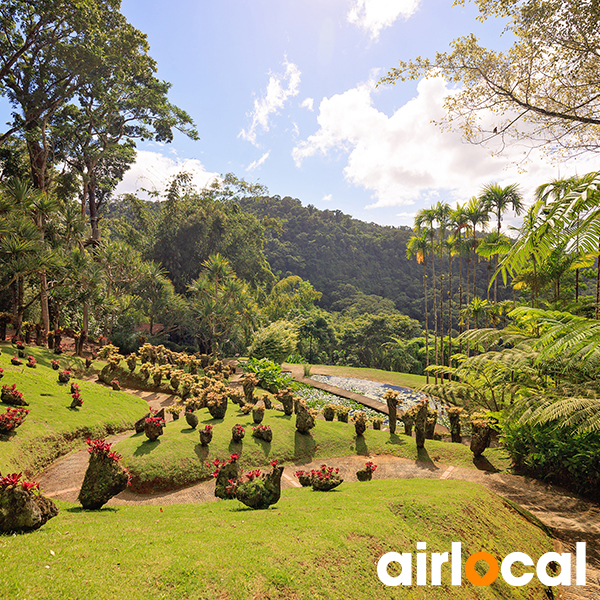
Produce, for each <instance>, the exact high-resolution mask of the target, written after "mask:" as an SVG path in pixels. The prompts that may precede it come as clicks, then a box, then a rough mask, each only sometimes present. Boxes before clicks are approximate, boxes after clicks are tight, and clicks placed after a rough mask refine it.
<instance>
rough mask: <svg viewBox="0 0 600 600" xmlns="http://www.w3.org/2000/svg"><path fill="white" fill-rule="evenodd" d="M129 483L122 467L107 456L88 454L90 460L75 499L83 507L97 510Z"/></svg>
mask: <svg viewBox="0 0 600 600" xmlns="http://www.w3.org/2000/svg"><path fill="white" fill-rule="evenodd" d="M128 483H129V477H128V476H127V473H126V472H125V470H124V469H123V467H122V466H121V465H120V464H119V463H118V462H116V461H114V460H110V459H109V458H108V457H102V456H98V455H95V454H90V462H89V465H88V468H87V471H86V472H85V478H84V480H83V484H82V485H81V490H80V492H79V496H78V498H77V500H79V502H81V504H82V506H83V508H87V509H88V510H98V509H100V508H102V506H104V505H105V504H106V503H107V502H108V501H109V500H110V499H111V498H112V497H113V496H116V495H117V494H119V493H121V492H122V491H123V490H124V489H125V488H127V485H128Z"/></svg>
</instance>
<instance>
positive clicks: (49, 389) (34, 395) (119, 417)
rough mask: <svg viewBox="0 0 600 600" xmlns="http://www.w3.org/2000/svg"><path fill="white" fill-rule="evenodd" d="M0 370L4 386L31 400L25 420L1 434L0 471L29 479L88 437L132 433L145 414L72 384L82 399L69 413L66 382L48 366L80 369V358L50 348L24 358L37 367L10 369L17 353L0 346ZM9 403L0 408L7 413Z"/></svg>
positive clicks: (130, 403) (137, 402)
mask: <svg viewBox="0 0 600 600" xmlns="http://www.w3.org/2000/svg"><path fill="white" fill-rule="evenodd" d="M1 348H2V354H0V367H2V368H3V369H4V377H3V378H2V379H1V380H0V383H1V384H2V385H12V384H13V383H15V384H16V385H17V389H18V390H19V391H20V392H22V393H23V395H24V397H25V400H26V401H27V402H29V404H30V405H29V406H28V407H26V408H27V409H28V410H29V415H28V416H27V418H26V419H25V422H24V423H23V424H22V425H21V426H20V427H19V428H18V429H16V430H15V431H14V432H12V433H11V434H10V435H0V472H1V473H8V472H14V471H17V472H19V471H24V472H25V473H26V474H27V475H29V476H33V475H35V474H36V473H38V472H39V471H41V470H42V469H43V468H45V467H46V466H48V464H50V463H51V462H52V461H53V460H55V459H56V458H57V457H58V456H61V455H63V454H66V453H67V452H69V451H70V450H72V449H73V448H74V447H76V446H77V445H78V444H80V443H81V440H82V439H85V438H87V437H90V436H91V437H102V436H105V435H107V434H109V433H116V432H119V431H124V430H127V429H131V428H132V426H133V423H134V422H135V421H136V420H137V419H139V418H140V417H141V416H143V415H144V413H145V411H147V403H146V402H145V401H144V400H142V399H140V398H137V397H135V396H132V395H130V394H126V393H124V392H114V391H112V390H111V389H109V388H107V387H104V386H99V385H97V384H95V383H91V382H87V381H81V380H73V381H76V382H77V384H78V385H79V388H80V390H81V396H82V398H83V400H84V403H83V406H82V407H81V408H75V409H71V408H70V404H71V393H70V384H68V383H67V384H61V383H58V372H57V371H54V370H52V369H51V367H50V361H51V360H53V359H55V358H57V359H58V360H59V361H60V368H61V370H63V369H76V368H77V369H80V370H83V369H84V366H83V363H82V361H81V359H79V358H74V357H67V356H64V355H61V356H59V357H56V356H54V355H53V354H51V353H50V352H48V350H45V349H43V348H36V347H35V346H32V347H28V348H27V350H26V353H27V355H31V356H33V357H34V358H35V359H36V360H37V368H35V369H30V368H28V367H26V366H25V363H26V362H27V361H26V359H23V365H22V366H13V365H11V363H10V360H11V358H12V357H13V355H15V354H16V350H15V349H14V348H13V347H12V346H10V345H8V344H5V345H2V346H1ZM6 408H8V407H7V405H5V404H0V411H1V412H5V410H6Z"/></svg>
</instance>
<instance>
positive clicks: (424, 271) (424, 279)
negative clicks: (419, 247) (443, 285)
mask: <svg viewBox="0 0 600 600" xmlns="http://www.w3.org/2000/svg"><path fill="white" fill-rule="evenodd" d="M423 293H424V294H425V374H426V376H427V383H429V371H428V370H427V367H429V323H428V320H427V264H426V263H423Z"/></svg>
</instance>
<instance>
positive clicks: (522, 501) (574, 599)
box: [38, 366, 600, 600]
mask: <svg viewBox="0 0 600 600" xmlns="http://www.w3.org/2000/svg"><path fill="white" fill-rule="evenodd" d="M299 368H300V369H301V366H300V367H299ZM300 376H301V377H303V374H302V372H300ZM314 383H315V382H313V381H311V385H314ZM328 387H332V386H328ZM334 390H335V391H334V392H333V393H336V394H338V395H341V394H339V393H338V388H334ZM328 391H329V390H328ZM130 392H131V393H135V394H137V395H138V396H140V397H142V398H144V399H146V400H147V401H148V403H149V405H150V406H151V407H152V408H154V409H158V408H161V407H163V406H168V405H169V404H171V403H172V401H173V397H172V396H169V395H167V394H159V393H153V392H144V391H139V390H130ZM128 435H130V433H122V434H119V435H117V436H112V437H111V438H109V439H108V441H110V442H117V441H118V440H120V439H123V438H124V437H127V436H128ZM422 458H423V460H419V461H412V460H408V459H402V458H397V457H394V456H385V455H378V456H346V457H341V458H330V459H327V462H328V463H329V464H330V465H335V466H336V467H339V468H340V472H341V475H342V477H343V478H344V480H345V481H356V480H357V479H356V474H355V473H356V471H357V470H358V469H361V468H363V467H364V463H365V461H366V460H373V461H375V462H376V464H377V465H378V469H377V472H376V474H375V476H374V481H376V480H377V479H386V478H400V479H412V478H427V479H440V480H445V479H453V480H460V481H472V482H475V483H479V484H481V485H483V486H485V487H486V488H488V489H489V490H491V491H493V492H495V493H496V494H498V495H500V496H503V497H504V498H507V499H509V500H511V501H513V502H515V503H516V504H519V505H520V506H522V507H523V508H525V509H527V510H528V511H529V512H531V513H532V514H533V515H534V516H535V517H537V518H538V519H539V520H540V521H541V522H542V523H544V525H546V526H547V527H548V528H549V529H550V530H551V531H552V534H553V536H554V538H555V546H556V549H557V551H559V552H572V553H574V552H575V542H577V541H582V542H587V552H588V557H587V567H588V568H587V585H586V586H585V587H583V588H578V587H576V586H569V587H564V588H562V590H561V592H560V596H559V597H560V598H561V599H562V600H600V506H599V505H598V504H596V503H594V502H591V501H588V500H583V499H581V498H579V497H577V496H576V495H574V494H571V493H569V492H567V491H565V490H563V489H561V488H558V487H556V486H552V485H548V484H545V483H543V482H541V481H538V480H534V479H529V478H527V477H522V476H518V475H509V474H506V473H498V472H493V471H489V470H486V467H487V466H488V465H486V464H485V463H483V464H480V465H479V466H478V469H467V468H462V467H455V466H451V465H444V464H441V463H437V462H435V457H433V459H432V458H431V457H429V455H428V453H427V452H423V454H422ZM322 462H323V461H322V460H317V461H313V462H311V463H302V464H301V463H297V464H294V465H290V466H288V469H286V471H287V472H284V477H283V479H282V487H283V489H289V488H292V487H299V483H298V481H297V479H296V478H295V477H294V476H293V473H294V472H295V471H296V469H299V468H302V469H304V470H310V469H311V468H318V467H319V466H320V465H321V464H322ZM87 463H88V454H87V451H86V449H82V450H80V451H76V452H74V453H72V454H69V455H67V456H65V457H63V458H61V459H59V460H58V461H56V462H55V463H54V464H53V465H52V466H50V467H49V468H48V469H46V470H45V471H44V472H43V473H42V475H41V476H40V477H39V479H38V481H39V482H40V487H41V488H42V491H43V493H44V494H45V495H47V496H49V497H52V498H59V499H61V500H66V501H70V502H76V500H77V495H78V493H79V489H80V487H81V483H82V482H83V477H84V474H85V470H86V468H87ZM213 501H216V498H215V496H214V481H206V482H202V483H199V484H195V485H192V486H189V487H186V488H183V489H180V490H176V491H172V492H165V493H157V494H150V495H142V494H133V493H131V492H128V491H125V492H122V493H121V494H119V495H118V496H116V497H115V498H113V499H112V500H110V502H109V503H108V506H123V505H140V504H151V505H156V506H160V507H167V506H168V505H170V504H183V503H198V502H213ZM572 579H573V581H574V580H575V577H574V574H573V578H572Z"/></svg>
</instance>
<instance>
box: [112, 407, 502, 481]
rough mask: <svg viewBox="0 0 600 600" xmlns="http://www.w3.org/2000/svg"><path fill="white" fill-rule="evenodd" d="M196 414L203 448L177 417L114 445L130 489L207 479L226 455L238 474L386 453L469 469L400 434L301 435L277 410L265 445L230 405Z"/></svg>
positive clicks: (349, 427) (455, 451)
mask: <svg viewBox="0 0 600 600" xmlns="http://www.w3.org/2000/svg"><path fill="white" fill-rule="evenodd" d="M196 414H197V415H198V418H199V420H200V424H199V427H204V425H205V424H211V425H213V427H214V429H213V441H212V442H211V444H210V445H209V446H208V447H207V448H203V447H202V446H200V443H199V435H198V431H197V430H194V429H191V428H190V427H189V426H188V424H187V423H186V421H185V419H183V418H181V419H179V420H178V421H172V422H169V423H167V426H166V427H165V430H164V434H163V435H162V436H161V437H160V438H159V439H158V440H157V441H155V442H150V441H149V440H148V439H147V438H146V436H145V435H144V434H143V433H140V434H134V435H132V436H131V437H129V438H127V439H125V440H123V441H121V442H119V443H118V444H116V445H115V450H116V451H117V452H119V453H121V454H122V455H123V461H124V463H125V464H126V465H127V466H128V467H129V469H130V471H131V473H132V475H133V478H134V481H133V489H134V490H139V491H149V490H151V489H173V488H176V487H180V486H183V485H187V484H190V483H194V482H197V481H200V480H202V479H207V478H209V477H210V473H211V471H212V468H207V467H206V462H207V461H212V460H214V459H215V458H221V459H223V458H228V457H229V456H230V454H231V453H232V452H237V453H238V454H239V455H240V465H241V467H242V468H244V469H246V468H250V467H256V466H264V465H267V464H268V463H269V461H271V460H272V459H274V458H275V459H277V460H278V461H279V462H280V463H281V464H291V463H302V462H309V461H310V460H312V459H313V458H330V457H336V456H348V455H368V454H372V455H374V454H391V455H395V456H400V457H402V458H408V459H411V460H423V461H433V462H439V463H442V464H452V465H457V466H462V467H472V468H475V466H474V464H473V454H472V453H471V451H470V450H469V448H468V447H466V446H464V445H462V444H450V443H447V442H437V441H434V440H427V443H426V448H425V449H424V450H421V451H417V448H416V444H415V440H414V439H413V438H408V437H407V436H405V435H403V434H400V435H393V436H392V435H390V434H389V432H384V431H375V430H373V429H368V430H367V431H366V432H365V435H364V436H362V437H359V438H358V439H357V437H356V434H355V431H354V425H353V424H352V423H340V422H338V421H332V422H328V421H323V420H320V419H319V420H317V424H316V427H315V428H314V429H313V430H312V431H311V433H310V435H303V434H300V433H298V432H297V431H296V428H295V422H296V417H295V416H292V417H286V416H285V415H284V414H283V413H282V412H280V411H277V410H267V411H265V418H264V421H263V424H266V425H269V426H270V427H271V429H272V431H273V441H272V443H271V444H267V443H266V442H263V441H259V440H257V439H255V438H253V437H251V434H252V425H253V423H252V417H251V415H242V414H241V412H240V411H239V408H238V407H237V406H236V405H233V404H231V403H230V404H229V407H228V410H227V414H226V415H225V418H224V419H223V420H221V419H218V420H215V419H212V418H211V416H210V414H209V412H208V410H207V409H202V410H199V411H197V413H196ZM236 423H239V424H241V425H243V426H244V427H245V429H246V437H245V438H244V440H243V442H242V443H241V444H233V443H231V428H232V427H233V425H234V424H236ZM485 457H486V459H487V460H488V461H489V463H491V465H492V466H493V467H494V468H495V469H497V470H499V471H503V470H506V469H508V468H509V466H510V460H509V459H508V457H507V455H506V454H505V453H504V451H503V450H502V449H499V448H497V449H488V450H486V452H485Z"/></svg>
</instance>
